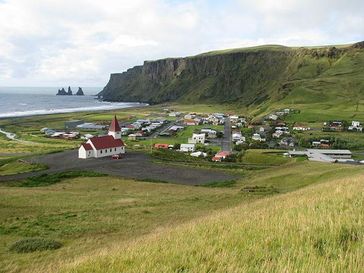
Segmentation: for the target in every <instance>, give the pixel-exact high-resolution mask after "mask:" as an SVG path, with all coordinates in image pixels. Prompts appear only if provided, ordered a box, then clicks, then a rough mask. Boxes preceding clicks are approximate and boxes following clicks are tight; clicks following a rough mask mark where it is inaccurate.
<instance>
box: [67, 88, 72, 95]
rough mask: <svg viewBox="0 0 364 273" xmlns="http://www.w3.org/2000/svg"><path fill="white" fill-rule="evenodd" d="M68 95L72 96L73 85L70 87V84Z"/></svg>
mask: <svg viewBox="0 0 364 273" xmlns="http://www.w3.org/2000/svg"><path fill="white" fill-rule="evenodd" d="M67 95H68V96H72V89H71V87H70V86H68V91H67Z"/></svg>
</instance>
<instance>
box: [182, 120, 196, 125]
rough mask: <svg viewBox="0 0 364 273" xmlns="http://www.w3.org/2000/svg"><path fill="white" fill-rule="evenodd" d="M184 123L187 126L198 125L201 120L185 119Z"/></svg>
mask: <svg viewBox="0 0 364 273" xmlns="http://www.w3.org/2000/svg"><path fill="white" fill-rule="evenodd" d="M183 124H184V125H186V126H194V125H198V124H199V122H198V121H197V120H194V119H184V120H183Z"/></svg>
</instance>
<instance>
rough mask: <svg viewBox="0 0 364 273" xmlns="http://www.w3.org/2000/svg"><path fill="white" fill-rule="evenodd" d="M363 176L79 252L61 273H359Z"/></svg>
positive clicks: (363, 216)
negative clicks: (87, 253) (87, 254)
mask: <svg viewBox="0 0 364 273" xmlns="http://www.w3.org/2000/svg"><path fill="white" fill-rule="evenodd" d="M363 179H364V176H363V175H356V176H354V177H350V178H345V179H334V180H331V181H328V182H325V183H323V184H319V185H315V186H311V187H309V188H305V189H302V190H299V191H297V192H292V193H288V194H285V195H279V196H275V197H270V198H265V199H262V200H258V201H255V202H252V203H249V204H242V205H239V206H237V207H236V208H233V209H227V210H222V211H220V212H217V213H215V214H214V215H212V216H208V217H205V218H202V219H200V220H196V221H193V222H191V223H189V224H185V225H183V226H180V227H178V228H169V229H165V230H161V231H160V232H158V233H157V234H153V235H151V236H146V237H143V238H141V239H139V240H135V241H133V242H131V243H129V244H127V245H125V246H121V247H119V248H116V249H114V250H112V251H109V252H106V251H101V252H100V253H99V254H98V255H95V256H91V257H83V258H82V259H80V260H78V261H76V262H75V263H74V264H73V265H71V266H69V267H66V268H65V269H64V270H63V271H62V272H72V273H76V272H77V273H82V272H87V273H98V272H109V273H113V272H150V273H153V272H158V273H160V272H273V273H274V272H277V273H278V272H318V273H321V272H322V273H324V272H338V273H339V272H353V273H355V272H358V273H359V272H362V270H363V268H364V251H363V250H364V241H363V240H364V230H363V228H362V221H363V220H364V212H363V210H362V207H363V205H364V198H363V190H364V184H363V183H362V180H363Z"/></svg>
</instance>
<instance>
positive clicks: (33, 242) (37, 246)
mask: <svg viewBox="0 0 364 273" xmlns="http://www.w3.org/2000/svg"><path fill="white" fill-rule="evenodd" d="M61 247H62V244H61V243H60V242H57V241H55V240H51V239H43V238H28V239H22V240H19V241H17V242H15V243H14V244H12V245H11V246H10V248H9V250H10V251H13V252H16V253H30V252H35V251H44V250H55V249H58V248H61Z"/></svg>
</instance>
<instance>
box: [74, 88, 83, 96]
mask: <svg viewBox="0 0 364 273" xmlns="http://www.w3.org/2000/svg"><path fill="white" fill-rule="evenodd" d="M76 95H77V96H84V95H85V94H84V93H83V90H82V88H81V87H79V88H78V90H77V93H76Z"/></svg>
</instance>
